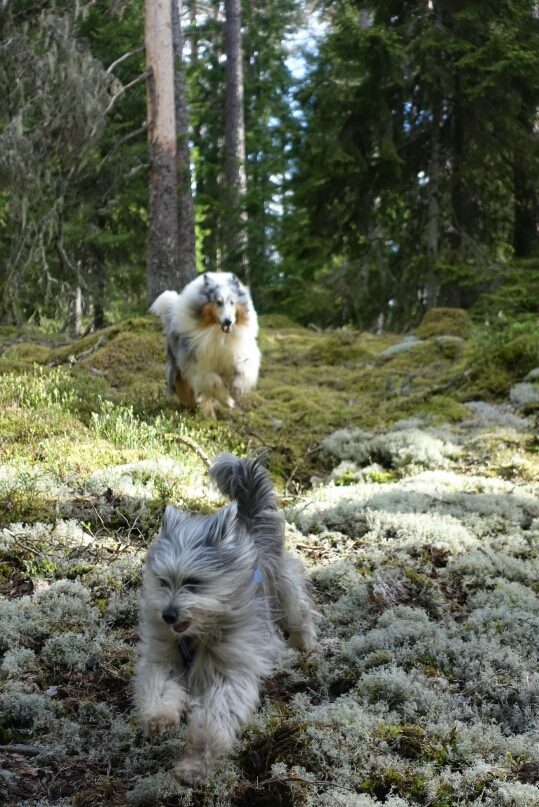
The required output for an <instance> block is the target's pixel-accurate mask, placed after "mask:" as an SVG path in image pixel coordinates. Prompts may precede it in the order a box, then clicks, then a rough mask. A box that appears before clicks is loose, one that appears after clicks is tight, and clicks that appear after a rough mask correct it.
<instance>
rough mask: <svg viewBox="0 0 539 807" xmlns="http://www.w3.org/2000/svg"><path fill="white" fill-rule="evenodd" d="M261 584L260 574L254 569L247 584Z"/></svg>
mask: <svg viewBox="0 0 539 807" xmlns="http://www.w3.org/2000/svg"><path fill="white" fill-rule="evenodd" d="M261 582H262V572H261V571H260V569H259V568H256V569H255V570H254V572H253V573H252V575H251V576H250V578H249V579H248V581H247V584H249V583H256V584H257V585H258V584H259V583H261Z"/></svg>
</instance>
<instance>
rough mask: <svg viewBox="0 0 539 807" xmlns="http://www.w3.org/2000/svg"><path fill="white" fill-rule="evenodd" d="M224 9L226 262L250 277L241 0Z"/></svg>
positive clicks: (232, 0)
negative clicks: (244, 205)
mask: <svg viewBox="0 0 539 807" xmlns="http://www.w3.org/2000/svg"><path fill="white" fill-rule="evenodd" d="M225 13H226V20H225V50H226V99H225V151H226V157H225V161H226V185H227V201H228V208H229V210H228V222H227V248H228V255H227V263H229V264H232V265H234V264H235V265H236V267H237V268H238V269H240V271H241V273H242V274H243V275H244V277H245V279H246V280H247V281H248V280H249V265H248V259H247V229H246V225H247V217H246V212H245V209H244V208H243V204H244V200H245V193H246V190H247V178H246V173H245V121H244V112H243V62H242V44H241V0H225Z"/></svg>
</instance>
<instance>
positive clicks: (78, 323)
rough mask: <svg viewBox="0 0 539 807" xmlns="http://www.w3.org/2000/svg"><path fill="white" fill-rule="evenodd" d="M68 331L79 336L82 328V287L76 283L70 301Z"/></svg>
mask: <svg viewBox="0 0 539 807" xmlns="http://www.w3.org/2000/svg"><path fill="white" fill-rule="evenodd" d="M70 325H71V327H70V331H71V334H72V335H73V336H80V332H81V330H82V289H81V287H80V285H77V287H76V289H75V294H74V295H73V300H72V302H71V322H70Z"/></svg>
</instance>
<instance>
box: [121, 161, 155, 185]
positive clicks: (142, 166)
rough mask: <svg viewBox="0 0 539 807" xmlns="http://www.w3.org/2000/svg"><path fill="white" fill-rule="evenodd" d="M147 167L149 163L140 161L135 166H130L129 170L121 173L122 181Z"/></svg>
mask: <svg viewBox="0 0 539 807" xmlns="http://www.w3.org/2000/svg"><path fill="white" fill-rule="evenodd" d="M149 167H150V163H141V164H140V165H135V167H134V168H132V169H131V171H128V172H127V174H124V175H123V177H122V179H123V180H124V181H127V180H128V179H131V177H134V176H135V175H136V174H138V172H139V171H142V170H143V169H144V168H149Z"/></svg>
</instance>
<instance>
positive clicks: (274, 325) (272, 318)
mask: <svg viewBox="0 0 539 807" xmlns="http://www.w3.org/2000/svg"><path fill="white" fill-rule="evenodd" d="M258 324H259V325H260V327H261V328H268V329H269V330H279V329H281V330H282V329H283V328H285V329H286V330H288V329H290V328H294V329H295V330H301V331H304V330H305V328H304V327H303V325H298V324H297V323H296V322H293V321H292V320H291V319H289V318H288V317H285V316H284V315H283V314H261V316H259V317H258Z"/></svg>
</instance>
